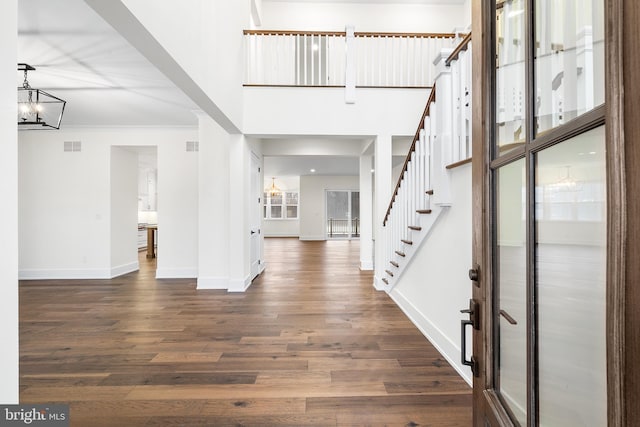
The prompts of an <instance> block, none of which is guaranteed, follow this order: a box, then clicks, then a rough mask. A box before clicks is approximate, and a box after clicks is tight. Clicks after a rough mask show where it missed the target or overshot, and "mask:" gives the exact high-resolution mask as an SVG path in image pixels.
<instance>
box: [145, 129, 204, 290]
mask: <svg viewBox="0 0 640 427" xmlns="http://www.w3.org/2000/svg"><path fill="white" fill-rule="evenodd" d="M197 140H198V132H197V130H196V129H190V130H188V131H187V130H185V131H180V130H175V131H173V132H168V133H167V134H166V136H165V137H164V138H160V137H153V138H150V142H152V143H153V142H158V262H157V270H156V277H158V278H163V277H166V278H176V277H196V276H197V274H198V157H199V153H198V152H187V151H186V149H185V143H186V141H197Z"/></svg>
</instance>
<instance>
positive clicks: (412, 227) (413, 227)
mask: <svg viewBox="0 0 640 427" xmlns="http://www.w3.org/2000/svg"><path fill="white" fill-rule="evenodd" d="M409 229H411V230H415V231H420V230H422V227H420V226H418V225H410V226H409Z"/></svg>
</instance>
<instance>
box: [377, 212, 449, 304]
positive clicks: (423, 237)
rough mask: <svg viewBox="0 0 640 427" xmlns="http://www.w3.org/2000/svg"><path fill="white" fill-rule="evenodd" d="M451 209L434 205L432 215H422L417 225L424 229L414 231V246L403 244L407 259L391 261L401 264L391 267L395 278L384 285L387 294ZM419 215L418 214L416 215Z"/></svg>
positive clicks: (396, 257) (412, 237)
mask: <svg viewBox="0 0 640 427" xmlns="http://www.w3.org/2000/svg"><path fill="white" fill-rule="evenodd" d="M450 208H451V205H442V206H441V205H437V204H433V206H432V207H431V213H430V214H426V215H420V218H419V220H418V221H417V222H416V224H417V225H420V226H421V227H422V230H420V231H412V232H411V239H412V241H413V245H407V244H403V246H402V247H401V250H402V251H403V252H404V253H405V257H400V256H398V255H395V256H394V258H393V259H392V260H391V261H395V262H397V263H398V264H399V267H391V268H392V270H393V273H394V274H393V277H387V281H388V282H389V284H388V285H384V286H383V289H384V290H385V292H387V293H389V292H391V291H392V290H393V288H394V287H395V285H396V283H398V280H400V278H401V277H402V273H404V271H405V270H406V269H407V267H409V265H410V264H411V262H412V261H413V259H414V255H415V254H416V253H417V252H418V251H420V248H421V247H422V245H423V244H424V242H425V241H427V239H428V238H429V235H431V233H432V232H433V230H434V229H435V227H436V226H437V224H438V222H439V220H440V218H441V217H443V216H444V214H445V213H446V211H448V210H449V209H450ZM416 215H417V214H416Z"/></svg>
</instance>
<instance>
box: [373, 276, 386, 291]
mask: <svg viewBox="0 0 640 427" xmlns="http://www.w3.org/2000/svg"><path fill="white" fill-rule="evenodd" d="M373 287H374V288H375V290H376V291H384V290H386V289H387V285H385V284H384V282H383V281H382V279H380V278H378V277H377V276H373Z"/></svg>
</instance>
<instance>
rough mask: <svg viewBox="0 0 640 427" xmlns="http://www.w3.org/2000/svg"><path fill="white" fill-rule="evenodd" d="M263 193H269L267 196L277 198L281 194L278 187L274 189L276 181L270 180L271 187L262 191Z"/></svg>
mask: <svg viewBox="0 0 640 427" xmlns="http://www.w3.org/2000/svg"><path fill="white" fill-rule="evenodd" d="M264 192H265V193H269V196H271V197H273V196H278V195H280V194H281V193H282V191H280V189H279V188H278V187H276V179H275V178H271V187H267V188H265V189H264Z"/></svg>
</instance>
